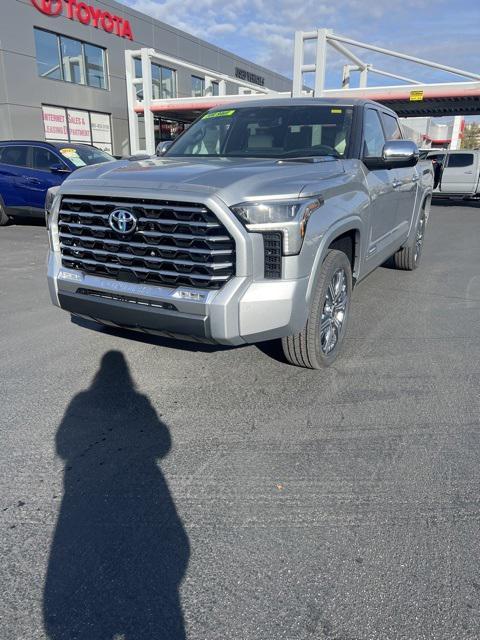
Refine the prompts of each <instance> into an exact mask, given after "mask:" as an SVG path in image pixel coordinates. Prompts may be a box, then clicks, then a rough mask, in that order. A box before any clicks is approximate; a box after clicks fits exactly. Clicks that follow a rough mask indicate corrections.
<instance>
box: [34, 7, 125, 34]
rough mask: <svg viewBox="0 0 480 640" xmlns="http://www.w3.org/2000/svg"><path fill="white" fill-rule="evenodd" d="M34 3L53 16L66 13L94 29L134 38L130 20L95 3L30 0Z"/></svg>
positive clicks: (42, 11)
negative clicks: (104, 9)
mask: <svg viewBox="0 0 480 640" xmlns="http://www.w3.org/2000/svg"><path fill="white" fill-rule="evenodd" d="M30 1H31V3H32V5H33V6H34V7H35V9H37V11H40V12H41V13H43V14H44V15H47V16H51V17H52V18H55V17H58V16H60V15H66V16H67V18H68V19H69V20H76V21H77V22H80V23H81V24H84V25H87V26H91V27H93V28H94V29H102V30H103V31H106V32H107V33H113V34H115V35H116V36H119V37H120V38H128V40H133V33H132V27H131V26H130V22H129V21H128V20H125V18H122V17H120V16H117V15H115V14H114V13H110V12H109V11H103V10H102V9H99V8H98V7H95V6H94V5H91V4H87V3H86V2H77V0H30Z"/></svg>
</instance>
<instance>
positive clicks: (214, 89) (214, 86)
mask: <svg viewBox="0 0 480 640" xmlns="http://www.w3.org/2000/svg"><path fill="white" fill-rule="evenodd" d="M212 95H213V96H218V82H212Z"/></svg>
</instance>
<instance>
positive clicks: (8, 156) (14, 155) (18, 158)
mask: <svg viewBox="0 0 480 640" xmlns="http://www.w3.org/2000/svg"><path fill="white" fill-rule="evenodd" d="M27 152H28V147H27V146H21V147H20V146H18V147H5V148H4V150H3V153H2V162H3V163H5V164H12V165H14V166H16V167H26V166H28V165H27Z"/></svg>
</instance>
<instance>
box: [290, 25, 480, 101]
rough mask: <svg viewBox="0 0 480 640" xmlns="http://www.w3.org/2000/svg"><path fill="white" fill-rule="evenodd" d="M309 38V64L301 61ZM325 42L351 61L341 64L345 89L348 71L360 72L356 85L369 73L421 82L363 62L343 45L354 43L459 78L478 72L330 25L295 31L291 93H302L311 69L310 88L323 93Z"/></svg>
mask: <svg viewBox="0 0 480 640" xmlns="http://www.w3.org/2000/svg"><path fill="white" fill-rule="evenodd" d="M312 41H313V42H314V43H315V62H314V63H313V64H305V44H306V43H307V42H312ZM328 45H330V46H331V47H332V48H333V49H335V50H336V51H337V52H338V53H340V54H342V55H343V56H345V57H346V58H347V59H348V60H349V61H350V63H354V64H353V65H352V64H347V65H345V66H344V68H343V80H342V87H343V88H345V89H348V88H349V87H350V72H351V71H359V72H360V88H362V89H363V88H366V87H367V83H368V74H369V73H374V74H377V75H381V76H386V77H388V78H395V79H397V80H401V81H402V82H407V83H409V84H413V85H418V86H423V84H424V83H422V82H420V81H418V80H412V79H410V78H406V77H405V76H401V75H398V74H396V73H391V72H390V71H385V70H383V69H379V68H377V67H374V66H373V65H372V64H369V63H368V62H365V61H364V60H363V59H362V58H360V57H359V56H358V55H357V54H356V53H354V52H353V51H351V50H350V49H349V48H348V47H347V46H345V45H350V46H354V47H358V48H360V49H364V50H367V51H374V52H376V53H381V54H383V55H386V56H389V57H393V58H397V59H400V60H407V61H409V62H413V63H415V64H419V65H423V66H425V67H430V68H432V69H439V70H441V71H445V72H447V73H452V74H454V75H457V76H460V77H462V78H468V79H469V80H477V81H478V80H480V75H479V74H477V73H471V72H470V71H465V70H463V69H457V68H456V67H450V66H448V65H445V64H440V63H438V62H433V61H432V60H425V59H423V58H417V57H416V56H411V55H408V54H406V53H401V52H399V51H393V50H391V49H385V48H383V47H378V46H376V45H373V44H369V43H366V42H359V41H358V40H353V39H352V38H347V37H345V36H341V35H339V34H336V33H334V32H333V31H332V30H331V29H316V30H315V31H296V32H295V44H294V62H293V96H294V97H300V96H302V95H305V90H304V79H303V77H304V74H305V73H312V72H313V73H314V74H315V79H314V90H313V93H314V95H315V96H317V97H318V96H322V95H324V91H325V71H326V65H327V50H328ZM425 86H428V85H425Z"/></svg>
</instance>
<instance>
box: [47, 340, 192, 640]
mask: <svg viewBox="0 0 480 640" xmlns="http://www.w3.org/2000/svg"><path fill="white" fill-rule="evenodd" d="M56 444H57V452H58V454H59V455H60V456H61V457H62V458H63V459H64V460H65V491H64V496H63V500H62V504H61V508H60V513H59V516H58V522H57V526H56V530H55V533H54V537H53V542H52V547H51V551H50V558H49V564H48V570H47V575H46V580H45V590H44V603H43V607H44V624H45V630H46V633H47V636H48V637H49V638H50V639H51V640H184V638H185V637H186V636H185V629H184V622H183V614H182V608H181V605H180V598H179V587H180V583H181V581H182V578H183V576H184V574H185V571H186V567H187V564H188V558H189V555H190V549H189V542H188V537H187V535H186V532H185V529H184V527H183V525H182V522H181V520H180V518H179V516H178V514H177V511H176V509H175V505H174V503H173V500H172V497H171V495H170V491H169V489H168V486H167V483H166V481H165V478H164V477H163V474H162V472H161V470H160V467H159V466H158V464H157V461H158V459H159V458H164V457H165V456H166V455H167V454H168V452H169V450H170V447H171V440H170V434H169V431H168V428H167V427H166V425H165V424H163V423H162V422H161V421H160V420H159V418H158V417H157V414H156V413H155V411H154V409H153V407H152V405H151V404H150V402H149V400H148V398H147V397H146V396H144V395H141V394H140V393H138V392H137V391H136V390H135V387H134V383H133V381H132V379H131V376H130V373H129V370H128V366H127V363H126V361H125V358H124V357H123V355H122V354H121V353H120V352H115V351H110V352H108V353H107V354H105V356H104V357H103V359H102V363H101V366H100V369H99V371H98V372H97V374H96V376H95V378H94V380H93V382H92V384H91V386H90V388H89V389H88V390H87V391H84V392H82V393H79V394H78V395H77V396H76V397H75V398H73V400H72V402H71V403H70V405H69V406H68V408H67V410H66V412H65V415H64V417H63V419H62V422H61V424H60V427H59V429H58V433H57V438H56Z"/></svg>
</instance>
